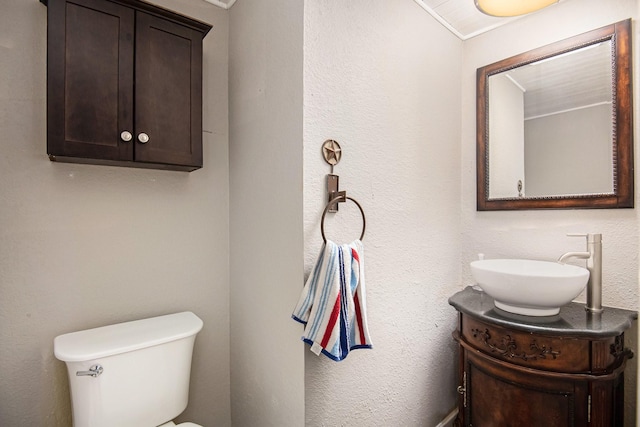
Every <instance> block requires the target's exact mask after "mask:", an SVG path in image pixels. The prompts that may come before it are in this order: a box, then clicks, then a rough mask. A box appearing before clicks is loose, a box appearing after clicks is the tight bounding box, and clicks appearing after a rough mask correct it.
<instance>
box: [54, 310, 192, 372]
mask: <svg viewBox="0 0 640 427" xmlns="http://www.w3.org/2000/svg"><path fill="white" fill-rule="evenodd" d="M202 325H203V322H202V320H201V319H200V318H199V317H198V316H196V315H195V314H193V313H192V312H190V311H185V312H182V313H175V314H167V315H164V316H158V317H152V318H149V319H142V320H134V321H132V322H124V323H118V324H115V325H109V326H102V327H99V328H94V329H87V330H84V331H78V332H71V333H68V334H64V335H60V336H57V337H56V338H55V339H54V340H53V349H54V354H55V356H56V358H57V359H59V360H62V361H64V362H82V361H89V360H94V359H99V358H103V357H107V356H113V355H114V354H121V353H126V352H129V351H134V350H139V349H142V348H146V347H151V346H155V345H160V344H164V343H167V342H170V341H176V340H179V339H182V338H186V337H189V336H192V335H195V334H197V333H198V332H199V331H200V330H201V329H202Z"/></svg>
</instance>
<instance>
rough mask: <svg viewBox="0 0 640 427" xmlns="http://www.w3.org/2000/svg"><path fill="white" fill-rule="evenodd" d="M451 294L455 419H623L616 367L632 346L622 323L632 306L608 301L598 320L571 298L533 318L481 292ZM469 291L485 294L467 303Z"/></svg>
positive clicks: (560, 422)
mask: <svg viewBox="0 0 640 427" xmlns="http://www.w3.org/2000/svg"><path fill="white" fill-rule="evenodd" d="M465 293H466V294H465ZM474 293H477V294H478V295H475V294H474ZM459 294H463V296H464V297H466V298H467V300H466V301H465V300H464V299H460V298H458V299H457V300H456V297H458V296H459V295H458V294H457V295H456V296H454V297H452V298H451V299H450V303H451V304H452V305H454V306H455V307H456V309H458V311H459V324H458V329H457V330H456V331H455V332H454V339H455V340H456V341H457V342H458V344H459V381H460V384H459V386H458V393H459V413H458V417H457V419H456V424H455V425H456V426H477V427H485V426H492V427H494V426H495V427H505V426H514V427H515V426H545V427H551V426H558V427H566V426H601V427H604V426H622V425H624V411H623V404H624V369H625V364H626V361H627V359H629V358H630V357H632V356H633V353H632V352H631V351H630V350H628V349H625V348H624V333H623V332H622V331H623V330H625V329H626V328H628V327H629V326H630V325H631V321H632V320H633V319H635V318H637V314H636V313H635V312H630V311H626V310H618V309H609V311H611V310H613V311H615V313H609V314H610V315H611V316H610V318H609V319H606V320H605V323H607V324H606V325H604V326H603V325H602V319H597V322H596V323H595V324H594V323H592V324H590V322H591V320H593V319H591V320H590V319H589V318H588V316H590V315H589V314H587V313H586V312H585V311H584V308H583V307H582V305H579V304H575V303H574V304H573V305H572V307H571V308H570V309H568V310H569V311H570V312H571V314H570V315H569V317H570V318H571V319H570V320H569V321H567V320H566V319H565V318H563V312H562V311H561V314H560V315H559V316H558V317H557V318H556V319H553V318H551V319H547V320H551V321H550V322H549V323H546V324H545V323H542V324H536V321H542V319H539V320H536V319H535V318H527V317H526V316H518V315H509V314H508V313H505V312H502V311H500V310H498V309H495V308H493V307H492V305H493V302H492V300H491V299H490V298H489V297H488V296H487V295H480V294H481V293H478V292H476V291H472V290H470V289H469V288H468V289H466V290H464V291H462V292H460V293H459ZM473 297H477V298H478V299H479V298H484V299H485V300H484V301H482V302H478V301H475V302H473V303H472V304H467V303H468V302H469V301H471V300H472V299H473ZM487 300H488V301H487ZM474 304H475V307H471V306H472V305H474ZM479 307H481V308H479ZM563 310H564V309H563ZM605 313H606V310H605ZM605 313H603V316H606V314H605ZM616 316H617V318H616V319H614V320H613V321H612V320H611V318H612V317H616ZM527 319H530V320H527ZM576 323H580V325H579V326H578V327H575V325H576ZM612 325H613V326H612Z"/></svg>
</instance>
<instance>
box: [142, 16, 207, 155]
mask: <svg viewBox="0 0 640 427" xmlns="http://www.w3.org/2000/svg"><path fill="white" fill-rule="evenodd" d="M135 98H136V116H135V129H136V148H135V160H136V161H137V162H149V163H166V164H173V165H183V166H194V167H201V166H202V33H201V32H198V31H195V30H193V29H190V28H188V27H185V26H182V25H179V24H176V23H173V22H169V21H166V20H163V19H159V18H157V17H155V16H152V15H149V14H146V13H143V12H137V14H136V87H135ZM141 134H146V135H147V136H148V142H146V143H144V142H141V141H140V139H139V137H140V135H141Z"/></svg>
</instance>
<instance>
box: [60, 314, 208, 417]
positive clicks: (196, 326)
mask: <svg viewBox="0 0 640 427" xmlns="http://www.w3.org/2000/svg"><path fill="white" fill-rule="evenodd" d="M202 326H203V323H202V320H200V318H198V316H196V315H195V314H193V313H191V312H183V313H176V314H169V315H165V316H159V317H154V318H150V319H142V320H136V321H132V322H125V323H118V324H115V325H109V326H103V327H100V328H95V329H88V330H84V331H79V332H72V333H69V334H64V335H60V336H58V337H56V338H55V340H54V344H53V347H54V353H55V356H56V358H58V359H59V360H61V361H63V362H65V363H66V365H67V373H68V378H69V389H70V391H71V403H72V408H73V425H74V426H75V427H87V426H91V427H113V426H118V427H140V426H160V427H201V426H199V425H198V424H194V423H189V422H185V423H181V424H177V425H176V424H175V423H174V422H173V421H171V420H173V419H174V418H175V417H177V416H178V415H180V414H181V413H182V412H183V411H184V410H185V409H186V407H187V403H188V400H189V380H190V374H191V356H192V354H193V345H194V342H195V338H196V334H197V333H198V332H199V331H200V330H201V329H202Z"/></svg>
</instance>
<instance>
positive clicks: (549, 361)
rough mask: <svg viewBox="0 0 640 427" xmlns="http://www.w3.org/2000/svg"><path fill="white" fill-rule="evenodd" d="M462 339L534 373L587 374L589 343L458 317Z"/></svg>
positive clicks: (493, 355)
mask: <svg viewBox="0 0 640 427" xmlns="http://www.w3.org/2000/svg"><path fill="white" fill-rule="evenodd" d="M461 326H462V328H461V329H462V338H463V339H464V340H465V341H466V342H467V343H468V344H469V345H470V346H471V347H473V348H475V349H477V350H479V351H481V352H483V353H485V354H488V355H490V356H492V357H495V358H496V359H499V360H504V361H508V362H510V363H513V364H516V365H520V366H526V367H530V368H535V369H541V370H546V371H555V372H567V373H580V372H583V373H588V372H590V357H589V355H590V341H589V340H588V339H577V338H570V337H559V336H556V337H549V336H545V335H540V334H536V333H531V332H524V331H518V330H511V329H507V328H503V327H501V326H496V325H492V324H488V323H484V322H481V321H478V320H476V319H474V318H471V317H469V316H465V315H462V316H461Z"/></svg>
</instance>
